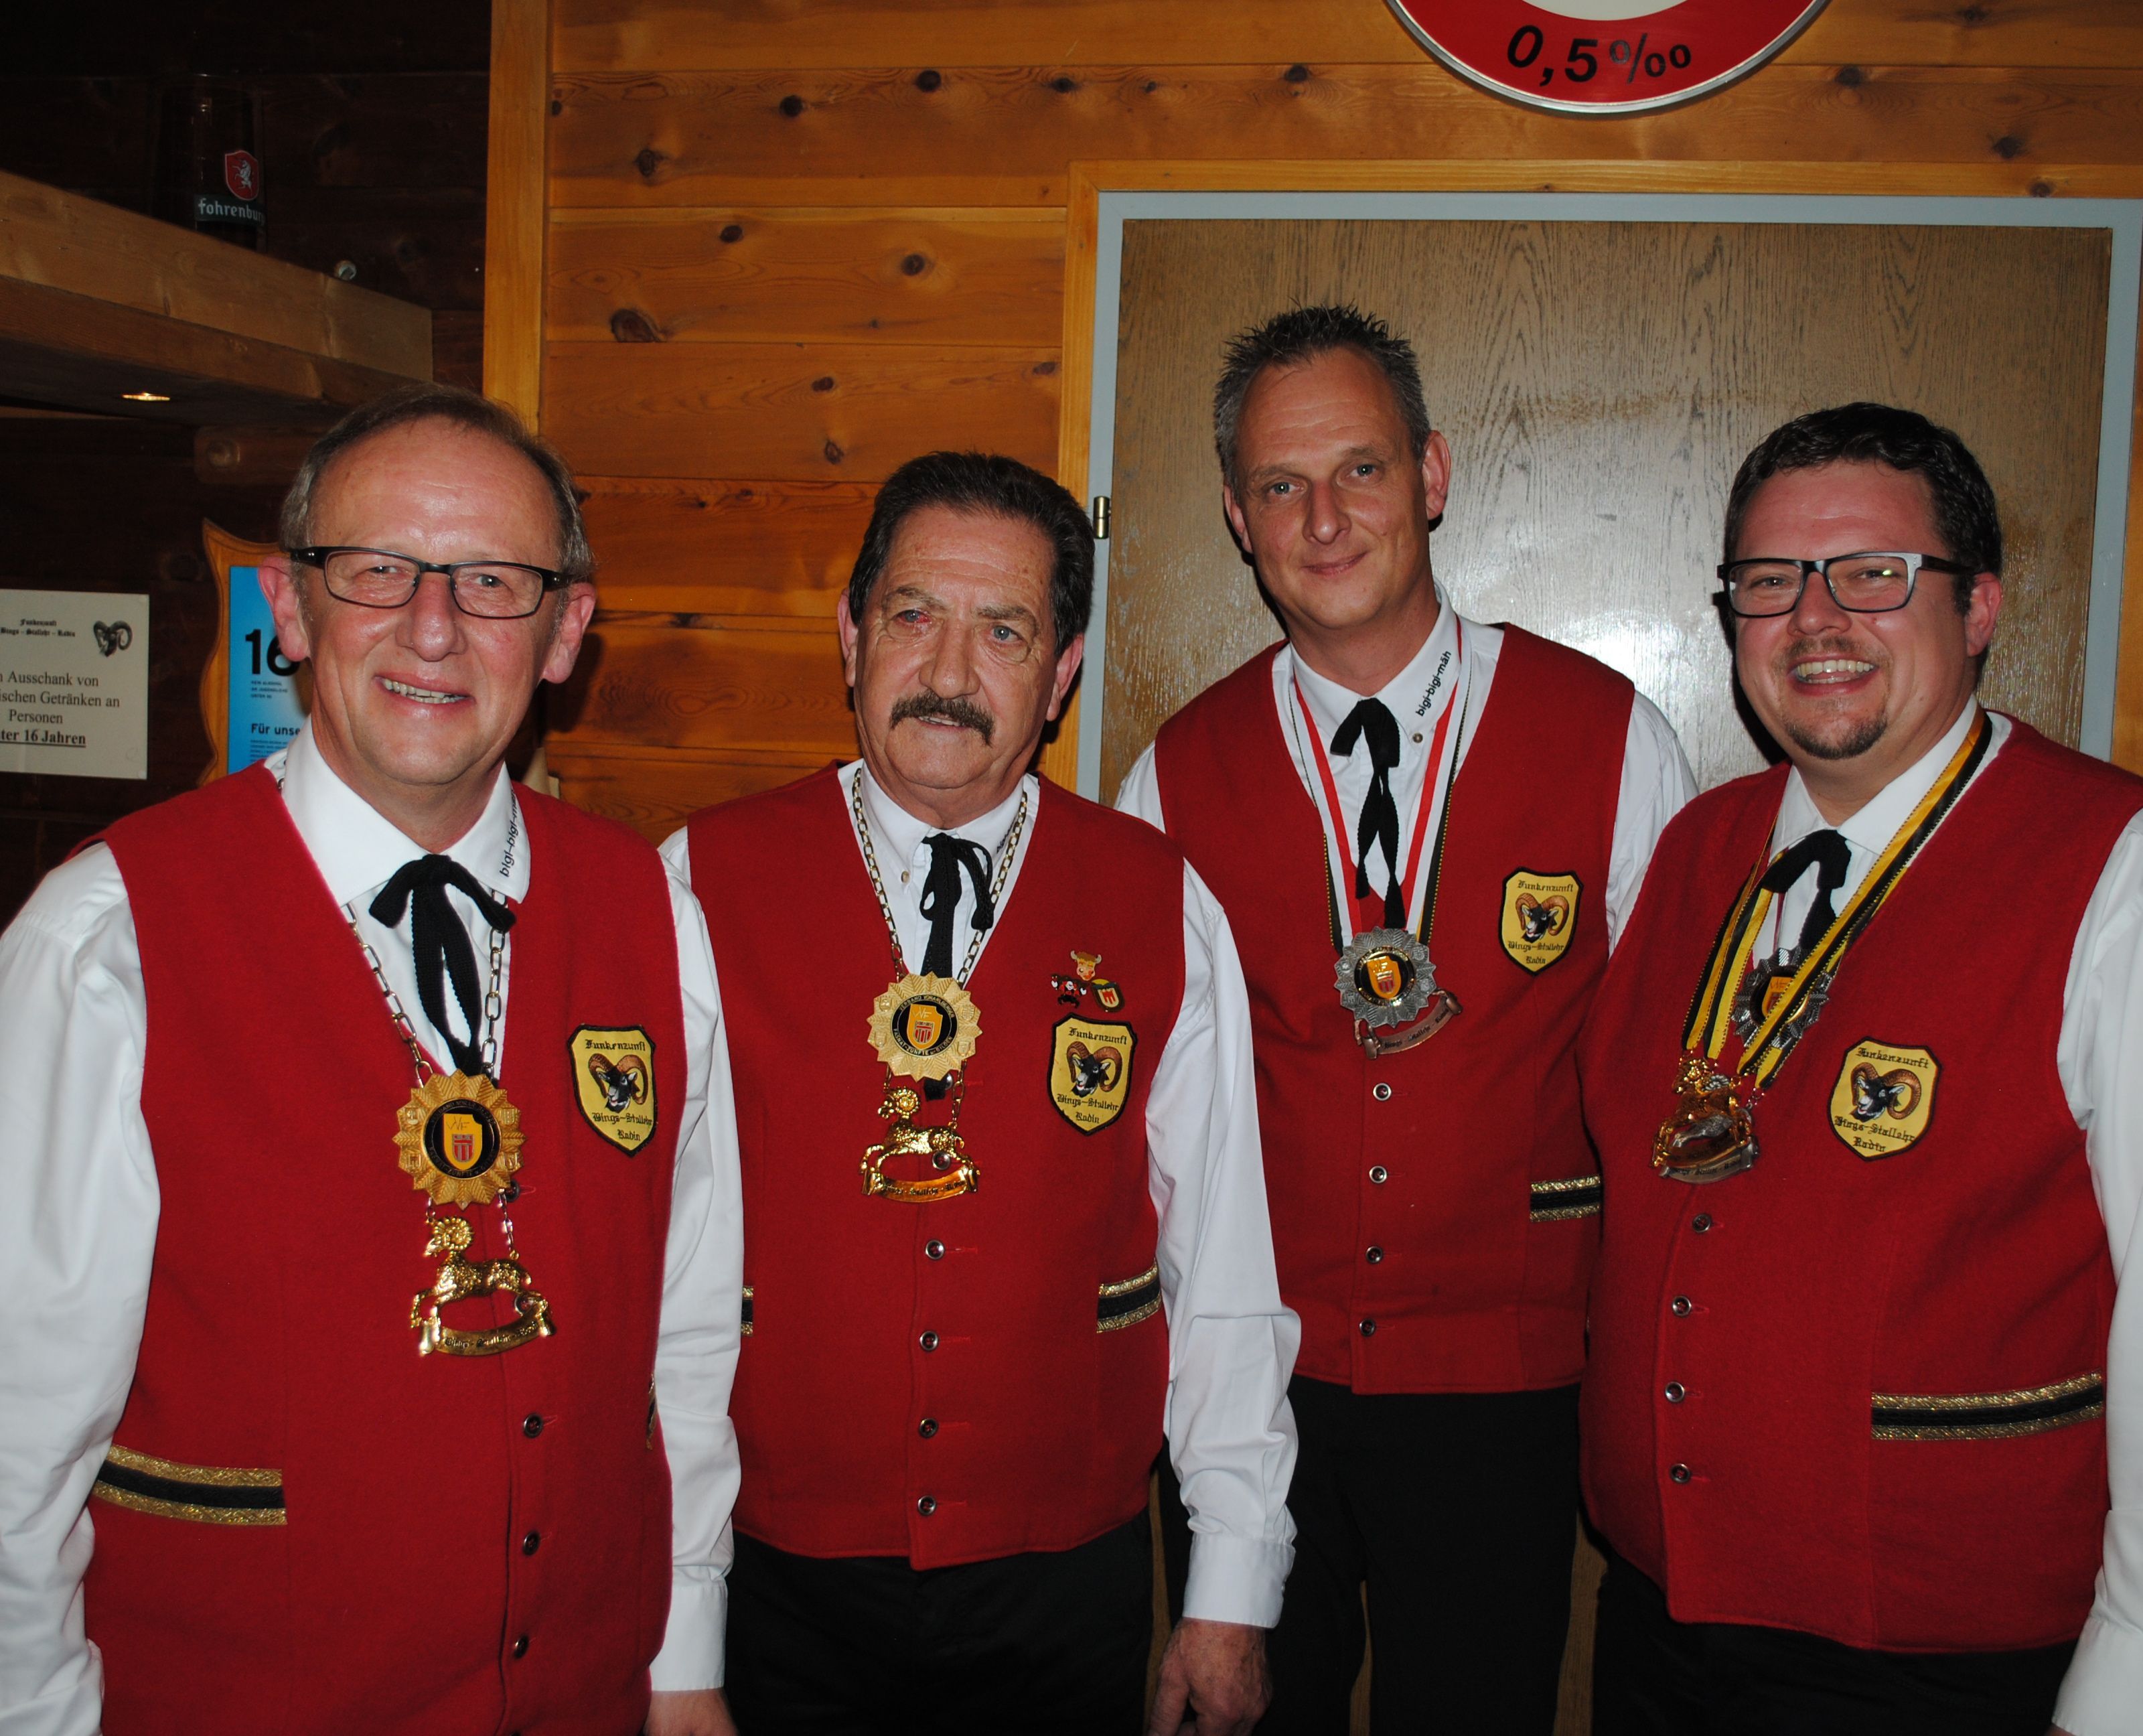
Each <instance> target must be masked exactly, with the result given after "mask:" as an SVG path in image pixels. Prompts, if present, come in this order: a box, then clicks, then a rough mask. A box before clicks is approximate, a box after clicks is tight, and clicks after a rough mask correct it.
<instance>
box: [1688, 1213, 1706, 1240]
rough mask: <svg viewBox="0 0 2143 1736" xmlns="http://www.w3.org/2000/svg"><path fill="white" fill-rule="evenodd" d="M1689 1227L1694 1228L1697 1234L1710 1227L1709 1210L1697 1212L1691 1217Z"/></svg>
mask: <svg viewBox="0 0 2143 1736" xmlns="http://www.w3.org/2000/svg"><path fill="white" fill-rule="evenodd" d="M1689 1227H1690V1229H1693V1230H1695V1232H1696V1233H1697V1234H1699V1235H1702V1234H1704V1233H1705V1231H1706V1230H1707V1229H1710V1228H1711V1214H1710V1212H1699V1213H1698V1214H1696V1215H1695V1217H1694V1218H1691V1219H1690V1220H1689Z"/></svg>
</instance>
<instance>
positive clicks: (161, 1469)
mask: <svg viewBox="0 0 2143 1736" xmlns="http://www.w3.org/2000/svg"><path fill="white" fill-rule="evenodd" d="M90 1493H91V1494H92V1495H94V1496H97V1499H98V1500H100V1501H110V1502H111V1504H112V1505H113V1506H116V1507H129V1508H131V1509H132V1510H133V1511H135V1512H136V1513H154V1514H156V1516H158V1517H159V1518H163V1519H189V1520H191V1521H194V1522H195V1524H198V1525H281V1524H284V1523H285V1518H284V1513H283V1473H282V1472H281V1471H265V1470H251V1469H248V1468H246V1467H245V1466H224V1465H181V1464H178V1463H176V1462H174V1461H172V1460H171V1459H160V1458H156V1457H153V1456H152V1455H151V1454H149V1453H146V1452H133V1451H131V1449H130V1448H127V1447H121V1446H120V1445H118V1444H117V1443H116V1442H114V1443H113V1445H112V1447H111V1450H110V1451H109V1452H107V1453H106V1456H105V1460H104V1467H103V1469H102V1470H101V1471H98V1472H97V1481H96V1483H95V1485H94V1486H92V1488H91V1490H90Z"/></svg>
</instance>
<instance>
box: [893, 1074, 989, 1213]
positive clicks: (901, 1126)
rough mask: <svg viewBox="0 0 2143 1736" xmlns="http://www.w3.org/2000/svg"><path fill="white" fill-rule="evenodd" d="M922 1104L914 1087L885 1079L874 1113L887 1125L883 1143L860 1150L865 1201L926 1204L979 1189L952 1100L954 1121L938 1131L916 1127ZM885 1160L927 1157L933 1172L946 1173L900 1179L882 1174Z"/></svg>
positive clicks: (979, 1182) (976, 1173)
mask: <svg viewBox="0 0 2143 1736" xmlns="http://www.w3.org/2000/svg"><path fill="white" fill-rule="evenodd" d="M922 1106H923V1099H922V1097H921V1096H920V1095H918V1093H917V1092H916V1091H915V1090H914V1089H913V1087H912V1086H905V1085H895V1084H893V1081H891V1080H888V1081H886V1093H885V1101H884V1102H883V1103H881V1104H879V1105H878V1116H879V1119H881V1120H884V1121H886V1122H888V1123H889V1124H890V1125H888V1128H887V1130H886V1135H885V1140H884V1142H883V1144H882V1145H871V1146H868V1147H866V1148H865V1150H864V1165H863V1168H864V1198H865V1199H899V1200H903V1201H905V1202H907V1203H908V1204H911V1205H928V1204H929V1203H930V1202H931V1201H932V1200H933V1199H952V1198H953V1196H954V1195H955V1194H972V1193H973V1192H974V1191H975V1189H977V1188H978V1187H980V1186H981V1185H982V1175H981V1173H980V1172H979V1171H978V1170H977V1169H976V1168H975V1166H974V1164H973V1161H971V1160H969V1158H968V1148H967V1143H966V1141H965V1140H963V1139H962V1138H961V1137H960V1123H959V1105H958V1103H957V1102H955V1104H954V1105H953V1120H951V1122H949V1123H948V1125H945V1126H943V1127H918V1126H917V1125H915V1114H916V1111H917V1110H919V1109H921V1108H922ZM889 1157H908V1158H928V1160H930V1167H931V1168H932V1169H933V1170H944V1171H947V1172H948V1173H946V1174H944V1175H933V1176H928V1177H925V1178H923V1180H915V1181H909V1180H903V1178H901V1177H900V1176H898V1175H887V1174H886V1173H885V1170H884V1167H883V1165H884V1163H885V1160H887V1159H888V1158H889Z"/></svg>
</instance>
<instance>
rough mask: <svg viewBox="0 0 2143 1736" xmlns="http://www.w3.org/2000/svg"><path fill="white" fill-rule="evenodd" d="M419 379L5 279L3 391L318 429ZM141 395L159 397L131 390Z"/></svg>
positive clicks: (0, 343)
mask: <svg viewBox="0 0 2143 1736" xmlns="http://www.w3.org/2000/svg"><path fill="white" fill-rule="evenodd" d="M413 311H414V312H416V313H418V314H422V313H423V309H421V308H419V309H413ZM407 384H408V376H407V375H404V374H402V373H388V372H384V371H383V370H381V369H379V368H369V367H365V366H363V365H361V364H358V363H355V362H348V361H342V360H339V359H336V358H334V357H332V356H324V355H320V354H317V353H314V352H312V351H309V350H302V349H290V348H288V347H286V346H285V345H282V344H267V343H263V342H261V341H260V340H259V339H253V338H246V337H242V336H240V335H237V334H234V333H231V332H228V331H218V330H215V329H213V328H211V327H209V326H205V325H193V324H187V323H186V322H185V321H183V320H179V319H167V318H166V317H164V316H162V315H161V314H151V313H145V312H143V311H141V309H136V308H131V307H126V306H121V305H120V304H116V303H113V302H109V301H103V300H99V299H97V298H95V297H93V296H89V295H77V294H73V293H72V292H71V291H69V290H66V289H47V288H44V287H42V285H39V284H27V283H23V282H22V281H21V280H20V279H10V278H5V277H0V392H5V393H7V394H8V395H9V396H11V397H15V398H33V399H35V400H37V402H39V403H53V404H67V405H72V406H73V407H75V408H80V409H87V410H98V411H110V410H121V411H127V412H131V413H138V414H141V415H144V416H151V417H158V418H163V419H164V420H166V421H171V422H183V423H207V422H253V423H283V424H285V425H290V426H298V427H314V428H317V427H323V426H324V425H325V424H327V423H330V422H332V421H334V419H335V418H336V417H337V416H339V415H340V414H341V413H342V412H343V411H344V410H346V409H349V408H351V407H352V406H354V405H356V404H360V403H364V401H365V400H366V399H367V398H375V397H377V396H378V395H379V393H382V392H384V391H387V390H389V389H390V388H393V387H396V386H402V385H407ZM127 393H155V394H157V401H152V402H147V403H143V402H139V401H131V402H130V401H128V400H127V399H126V397H125V394H127Z"/></svg>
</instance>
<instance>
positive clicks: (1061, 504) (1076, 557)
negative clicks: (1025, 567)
mask: <svg viewBox="0 0 2143 1736" xmlns="http://www.w3.org/2000/svg"><path fill="white" fill-rule="evenodd" d="M923 507H951V508H953V511H954V512H977V513H986V514H989V515H991V516H993V517H998V518H1010V519H1015V520H1017V521H1019V522H1022V523H1024V524H1031V525H1032V526H1033V527H1035V529H1037V531H1039V532H1042V535H1043V536H1044V537H1047V539H1048V540H1049V547H1050V549H1051V551H1052V553H1053V555H1054V556H1055V559H1054V560H1053V561H1052V563H1051V566H1050V571H1049V612H1050V617H1051V624H1052V626H1053V628H1054V629H1055V631H1056V634H1057V645H1056V649H1057V650H1059V651H1062V650H1063V649H1064V647H1065V646H1066V645H1069V644H1071V642H1072V640H1074V639H1076V638H1077V637H1078V636H1080V635H1081V633H1083V632H1085V631H1086V617H1087V616H1088V615H1090V614H1091V612H1092V611H1093V607H1094V528H1093V527H1092V526H1091V525H1090V524H1088V523H1087V522H1086V512H1085V511H1084V510H1083V509H1082V508H1081V507H1080V505H1079V502H1076V500H1074V499H1072V497H1071V495H1070V494H1069V493H1068V492H1066V490H1065V489H1064V487H1062V484H1060V483H1058V482H1053V481H1052V480H1051V479H1050V478H1049V477H1046V476H1044V475H1043V474H1042V472H1040V471H1038V470H1034V469H1031V468H1030V467H1027V465H1025V464H1022V463H1021V462H1019V460H1018V459H1017V458H1006V457H999V456H998V455H997V454H996V453H980V452H933V453H924V454H923V456H922V457H919V458H910V459H909V460H908V462H906V463H905V464H903V465H902V466H901V467H900V468H899V469H898V470H896V471H894V472H893V474H892V475H891V476H889V477H887V478H886V479H885V485H884V487H881V488H880V489H879V490H878V501H877V503H876V504H875V505H874V506H873V507H872V508H871V517H870V527H869V529H868V530H866V531H865V532H864V546H863V548H862V550H861V551H860V552H859V553H858V555H857V556H856V564H855V567H854V571H851V572H850V573H849V615H850V616H853V617H854V619H856V620H857V621H861V620H862V619H863V618H864V606H865V605H866V604H868V603H869V601H870V591H871V586H873V585H874V584H876V583H877V582H878V575H879V574H880V573H882V572H883V571H885V563H886V562H887V561H888V560H889V559H890V558H891V557H892V555H893V538H894V537H895V536H897V535H898V532H899V530H900V527H901V526H902V525H903V523H904V522H906V521H907V519H908V515H909V514H910V513H913V512H920V511H921V510H922V509H923Z"/></svg>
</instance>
